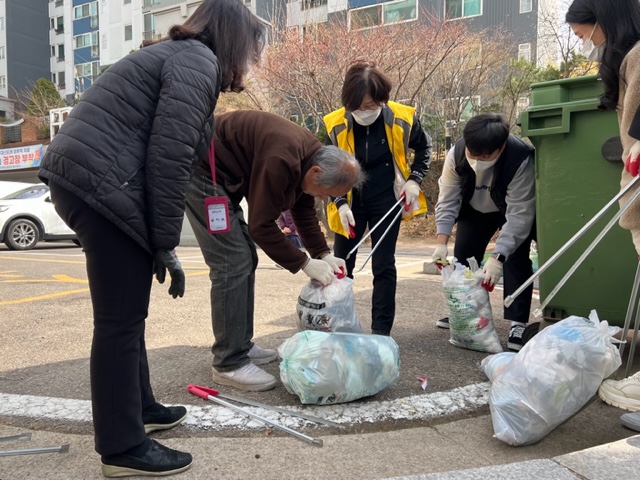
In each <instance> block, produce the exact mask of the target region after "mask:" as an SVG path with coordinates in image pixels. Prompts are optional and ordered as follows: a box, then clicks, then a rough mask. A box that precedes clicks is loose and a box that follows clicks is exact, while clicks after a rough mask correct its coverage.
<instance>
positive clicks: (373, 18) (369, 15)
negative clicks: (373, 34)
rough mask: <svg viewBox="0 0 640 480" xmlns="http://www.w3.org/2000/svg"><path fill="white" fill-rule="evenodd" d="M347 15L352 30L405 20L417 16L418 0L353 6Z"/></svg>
mask: <svg viewBox="0 0 640 480" xmlns="http://www.w3.org/2000/svg"><path fill="white" fill-rule="evenodd" d="M349 13H350V15H349V18H350V22H351V23H350V25H351V29H352V30H360V29H363V28H371V27H379V26H381V25H389V24H392V23H399V22H407V21H411V20H416V19H417V18H418V0H399V1H395V2H385V3H382V4H377V5H372V6H370V7H364V8H355V9H353V10H351V11H350V12H349Z"/></svg>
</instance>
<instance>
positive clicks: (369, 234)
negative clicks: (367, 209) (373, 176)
mask: <svg viewBox="0 0 640 480" xmlns="http://www.w3.org/2000/svg"><path fill="white" fill-rule="evenodd" d="M401 202H404V196H402V197H400V198H399V199H398V201H397V202H396V203H394V204H393V206H392V207H391V208H390V209H389V211H388V212H387V213H385V214H384V216H383V217H382V218H381V219H380V221H379V222H378V223H376V224H375V225H374V226H373V227H372V228H370V229H369V231H368V232H367V234H366V235H363V236H362V238H361V239H360V241H359V242H358V243H356V246H355V247H353V248H352V249H351V250H350V251H349V253H347V258H346V259H345V260H348V259H349V257H350V256H351V255H353V252H355V251H356V250H358V247H359V246H360V245H362V243H363V242H364V241H365V240H366V239H367V238H369V237H370V236H371V234H372V233H373V231H374V230H375V229H376V228H378V227H379V226H380V225H381V224H382V222H384V219H385V218H387V217H388V216H389V215H390V214H391V212H393V209H394V208H396V207H397V206H398V205H400V203H401ZM400 211H402V210H400Z"/></svg>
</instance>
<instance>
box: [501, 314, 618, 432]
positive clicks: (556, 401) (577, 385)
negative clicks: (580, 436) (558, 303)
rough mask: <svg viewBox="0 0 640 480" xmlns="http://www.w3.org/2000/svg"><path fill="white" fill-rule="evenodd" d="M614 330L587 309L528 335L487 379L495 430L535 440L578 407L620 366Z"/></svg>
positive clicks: (578, 408) (569, 415)
mask: <svg viewBox="0 0 640 480" xmlns="http://www.w3.org/2000/svg"><path fill="white" fill-rule="evenodd" d="M619 330H620V328H619V327H610V326H609V324H608V323H607V322H606V321H603V322H600V321H599V320H598V316H597V314H596V313H595V311H592V312H591V315H590V316H589V318H588V319H586V318H582V317H576V316H572V317H568V318H565V319H564V320H561V321H559V322H558V323H556V324H554V325H551V326H549V327H547V328H545V329H543V330H542V331H541V332H540V333H538V334H537V335H536V336H534V337H533V338H532V339H531V340H529V341H528V342H527V343H526V344H525V346H524V347H522V350H520V352H518V354H517V355H515V357H514V358H513V360H511V361H510V362H509V363H507V365H506V366H505V367H504V368H503V369H502V371H501V372H500V373H499V374H498V375H496V376H495V378H494V379H493V383H492V384H491V390H490V392H489V407H490V409H491V419H492V421H493V430H494V432H495V435H494V436H495V437H496V438H498V439H499V440H502V441H503V442H505V443H508V444H509V445H527V444H530V443H534V442H537V441H538V440H540V439H541V438H543V437H544V436H545V435H547V434H548V433H549V432H551V430H553V429H554V428H555V427H556V426H558V425H560V424H561V423H562V422H564V421H565V420H567V419H568V418H569V417H571V416H572V415H573V414H575V413H576V412H577V411H578V410H580V408H582V406H584V405H585V403H587V401H588V400H589V399H590V398H591V397H592V396H593V395H595V393H596V392H597V391H598V387H599V386H600V384H601V383H602V381H603V380H604V379H605V378H607V377H608V376H609V375H611V374H612V373H613V372H615V371H616V369H617V368H618V367H619V366H620V363H621V361H620V353H619V352H618V348H617V347H616V346H615V345H614V342H617V340H615V339H614V338H613V335H615V334H616V333H617V332H618V331H619Z"/></svg>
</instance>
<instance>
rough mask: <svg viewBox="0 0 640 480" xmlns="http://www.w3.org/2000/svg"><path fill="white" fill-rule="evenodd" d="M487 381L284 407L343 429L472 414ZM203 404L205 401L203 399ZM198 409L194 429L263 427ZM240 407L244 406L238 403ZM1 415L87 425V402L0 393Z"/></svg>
mask: <svg viewBox="0 0 640 480" xmlns="http://www.w3.org/2000/svg"><path fill="white" fill-rule="evenodd" d="M488 395H489V382H485V383H476V384H471V385H467V386H465V387H459V388H455V389H453V390H450V391H447V392H435V393H425V394H422V395H412V396H410V397H405V398H398V399H396V400H391V401H382V402H376V401H372V402H354V403H346V404H340V405H327V406H305V407H304V408H303V407H300V406H290V405H287V406H283V408H287V409H289V410H298V411H302V412H304V413H307V414H310V415H314V416H318V417H322V418H326V419H327V420H331V421H333V422H336V423H339V424H343V425H345V426H348V425H352V424H361V423H375V422H381V421H385V420H426V419H430V418H437V417H444V416H446V415H452V414H455V413H460V412H465V411H471V410H475V409H476V408H479V407H482V406H484V405H486V404H487V401H488ZM203 402H204V401H203ZM207 403H210V405H207V404H205V403H203V405H202V406H196V405H189V406H187V409H188V411H189V415H188V416H187V419H186V420H185V422H184V425H186V426H189V427H191V428H195V429H198V428H200V429H205V430H224V429H229V428H234V429H241V430H255V429H260V428H264V426H263V425H262V424H261V423H259V422H258V421H255V420H251V419H248V418H246V417H244V416H242V415H241V414H239V413H236V412H234V411H233V410H230V409H227V408H224V407H221V406H219V405H217V404H213V402H207ZM240 406H242V405H240ZM243 408H245V409H246V410H248V411H251V412H253V413H257V414H258V415H262V416H265V417H267V418H269V419H271V420H276V421H278V422H280V423H282V424H284V425H286V426H288V427H301V426H312V425H313V426H317V427H318V428H320V427H322V428H327V427H324V426H321V425H317V424H315V423H313V422H309V421H307V420H304V419H301V418H297V417H291V416H288V415H284V414H279V413H276V412H272V411H270V410H265V409H262V408H257V407H249V406H246V407H245V406H243ZM0 415H4V416H15V417H29V418H39V419H48V420H55V421H63V422H64V421H74V422H91V402H90V401H88V400H74V399H69V398H56V397H40V396H33V395H14V394H6V393H0Z"/></svg>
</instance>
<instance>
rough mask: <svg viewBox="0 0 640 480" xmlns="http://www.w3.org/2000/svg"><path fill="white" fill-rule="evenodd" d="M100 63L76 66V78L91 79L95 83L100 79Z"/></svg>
mask: <svg viewBox="0 0 640 480" xmlns="http://www.w3.org/2000/svg"><path fill="white" fill-rule="evenodd" d="M99 71H100V62H88V63H79V64H78V65H76V66H75V72H76V78H82V77H89V78H90V79H91V81H92V82H93V81H94V80H95V79H96V78H98V73H99Z"/></svg>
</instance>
